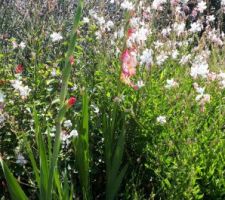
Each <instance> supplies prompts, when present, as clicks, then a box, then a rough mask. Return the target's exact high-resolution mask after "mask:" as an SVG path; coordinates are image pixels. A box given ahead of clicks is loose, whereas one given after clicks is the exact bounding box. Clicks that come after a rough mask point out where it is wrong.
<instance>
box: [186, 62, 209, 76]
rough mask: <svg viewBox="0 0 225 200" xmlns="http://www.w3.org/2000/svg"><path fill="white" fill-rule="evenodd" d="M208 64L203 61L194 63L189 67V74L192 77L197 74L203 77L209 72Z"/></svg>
mask: <svg viewBox="0 0 225 200" xmlns="http://www.w3.org/2000/svg"><path fill="white" fill-rule="evenodd" d="M208 67H209V66H208V64H207V63H206V62H203V63H194V64H193V65H192V67H191V73H190V74H191V76H192V77H193V78H197V77H198V76H202V77H203V78H205V77H206V76H207V74H208V73H209V69H208Z"/></svg>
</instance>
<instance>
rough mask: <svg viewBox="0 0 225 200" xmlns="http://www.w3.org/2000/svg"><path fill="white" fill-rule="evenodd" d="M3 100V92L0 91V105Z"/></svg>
mask: <svg viewBox="0 0 225 200" xmlns="http://www.w3.org/2000/svg"><path fill="white" fill-rule="evenodd" d="M4 99H5V95H4V94H3V92H2V91H1V90H0V103H3V102H4Z"/></svg>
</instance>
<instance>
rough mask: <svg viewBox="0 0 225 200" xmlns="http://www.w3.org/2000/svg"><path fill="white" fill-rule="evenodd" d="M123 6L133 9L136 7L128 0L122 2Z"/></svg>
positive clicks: (124, 8)
mask: <svg viewBox="0 0 225 200" xmlns="http://www.w3.org/2000/svg"><path fill="white" fill-rule="evenodd" d="M121 8H122V9H123V10H133V9H134V5H133V4H132V3H131V2H130V1H128V0H124V1H123V2H122V3H121Z"/></svg>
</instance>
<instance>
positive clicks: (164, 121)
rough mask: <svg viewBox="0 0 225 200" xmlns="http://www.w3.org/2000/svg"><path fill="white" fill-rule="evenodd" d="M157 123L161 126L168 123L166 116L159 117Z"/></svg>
mask: <svg viewBox="0 0 225 200" xmlns="http://www.w3.org/2000/svg"><path fill="white" fill-rule="evenodd" d="M156 121H157V122H158V123H160V124H165V123H166V116H159V117H157V119H156Z"/></svg>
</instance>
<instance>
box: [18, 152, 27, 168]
mask: <svg viewBox="0 0 225 200" xmlns="http://www.w3.org/2000/svg"><path fill="white" fill-rule="evenodd" d="M16 163H17V164H20V165H25V164H27V160H26V159H25V158H24V156H23V155H22V154H20V153H19V154H18V155H17V160H16Z"/></svg>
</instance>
